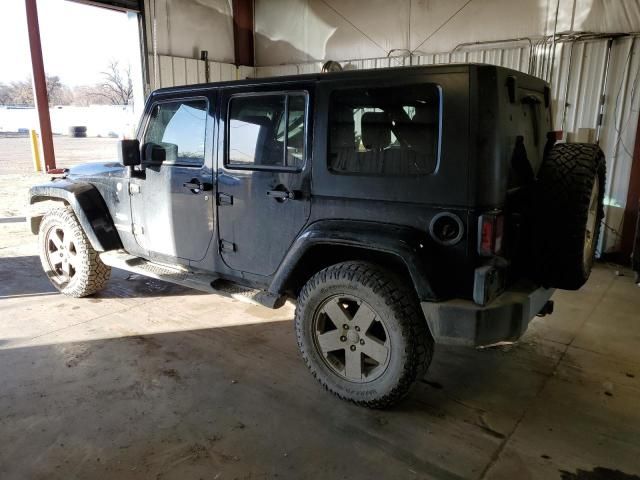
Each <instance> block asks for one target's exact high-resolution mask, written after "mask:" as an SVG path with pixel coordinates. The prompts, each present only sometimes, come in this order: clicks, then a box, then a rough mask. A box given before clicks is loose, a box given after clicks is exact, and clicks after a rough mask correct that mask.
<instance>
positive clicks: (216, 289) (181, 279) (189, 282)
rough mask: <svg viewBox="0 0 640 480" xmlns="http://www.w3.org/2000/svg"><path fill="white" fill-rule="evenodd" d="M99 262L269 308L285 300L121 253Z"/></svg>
mask: <svg viewBox="0 0 640 480" xmlns="http://www.w3.org/2000/svg"><path fill="white" fill-rule="evenodd" d="M100 259H101V260H102V261H103V262H104V263H105V264H106V265H109V266H110V267H114V268H119V269H121V270H126V271H128V272H132V273H137V274H139V275H143V276H145V277H151V278H155V279H156V280H162V281H163V282H169V283H175V284H177V285H182V286H184V287H188V288H193V289H195V290H200V291H201V292H206V293H217V294H221V295H224V296H226V297H231V298H234V299H236V300H240V301H243V302H248V303H251V304H257V305H262V306H265V307H268V308H279V307H281V306H282V305H284V303H285V300H286V298H285V297H284V296H279V295H273V294H272V293H269V292H266V291H264V290H257V289H252V288H247V287H243V286H240V285H236V284H234V283H232V282H228V281H225V280H222V279H220V277H218V276H217V275H210V274H203V273H193V272H189V271H188V270H186V269H184V268H180V267H174V266H170V265H164V264H161V263H156V262H152V261H150V260H146V259H144V258H140V257H136V256H135V255H130V254H128V253H125V252H122V251H117V250H112V251H109V252H104V253H101V254H100Z"/></svg>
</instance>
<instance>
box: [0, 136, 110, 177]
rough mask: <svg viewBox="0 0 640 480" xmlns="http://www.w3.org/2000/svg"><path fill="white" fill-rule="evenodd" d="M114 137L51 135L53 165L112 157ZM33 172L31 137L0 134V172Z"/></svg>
mask: <svg viewBox="0 0 640 480" xmlns="http://www.w3.org/2000/svg"><path fill="white" fill-rule="evenodd" d="M117 144H118V139H117V138H72V137H64V136H54V137H53V146H54V150H55V155H56V166H57V167H59V168H61V167H69V166H72V165H77V164H79V163H85V162H90V161H96V162H105V161H110V160H115V159H116V158H117V156H118V153H117V150H116V148H117ZM32 172H33V159H32V156H31V141H30V140H29V137H28V136H26V135H24V136H17V135H16V136H0V175H3V174H29V173H32Z"/></svg>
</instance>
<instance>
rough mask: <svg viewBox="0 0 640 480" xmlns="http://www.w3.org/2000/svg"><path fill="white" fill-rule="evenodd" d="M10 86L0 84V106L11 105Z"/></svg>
mask: <svg viewBox="0 0 640 480" xmlns="http://www.w3.org/2000/svg"><path fill="white" fill-rule="evenodd" d="M11 96H12V92H11V86H10V85H7V84H6V83H0V105H9V104H10V103H11Z"/></svg>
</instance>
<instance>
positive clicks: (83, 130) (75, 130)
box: [69, 126, 87, 138]
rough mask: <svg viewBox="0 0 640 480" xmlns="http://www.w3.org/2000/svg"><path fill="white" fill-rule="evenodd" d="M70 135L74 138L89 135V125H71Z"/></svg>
mask: <svg viewBox="0 0 640 480" xmlns="http://www.w3.org/2000/svg"><path fill="white" fill-rule="evenodd" d="M69 136H70V137H74V138H84V137H86V136H87V127H84V126H72V127H69Z"/></svg>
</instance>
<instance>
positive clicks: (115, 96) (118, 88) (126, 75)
mask: <svg viewBox="0 0 640 480" xmlns="http://www.w3.org/2000/svg"><path fill="white" fill-rule="evenodd" d="M102 75H103V76H104V80H103V82H102V83H100V84H99V85H97V88H96V91H95V92H94V94H95V95H97V96H100V97H103V98H106V99H107V100H108V101H109V102H110V103H111V104H112V105H129V104H130V103H132V102H133V81H132V79H131V66H130V65H127V67H126V68H120V63H119V62H118V61H117V60H111V61H110V62H109V65H108V66H107V70H106V71H104V72H102Z"/></svg>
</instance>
